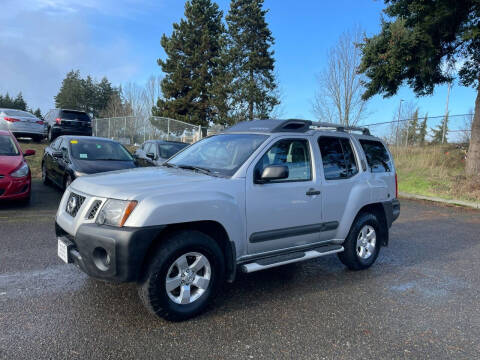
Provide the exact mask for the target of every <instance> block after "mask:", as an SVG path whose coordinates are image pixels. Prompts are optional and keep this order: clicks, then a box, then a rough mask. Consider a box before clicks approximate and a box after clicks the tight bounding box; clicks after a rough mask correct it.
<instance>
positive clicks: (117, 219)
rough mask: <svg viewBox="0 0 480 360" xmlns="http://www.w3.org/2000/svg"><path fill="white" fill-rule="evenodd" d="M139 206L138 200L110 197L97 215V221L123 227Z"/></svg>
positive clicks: (101, 223)
mask: <svg viewBox="0 0 480 360" xmlns="http://www.w3.org/2000/svg"><path fill="white" fill-rule="evenodd" d="M135 206H137V202H136V201H128V200H115V199H108V200H107V201H106V202H105V204H104V205H103V206H102V209H101V210H100V213H99V214H98V216H97V220H96V223H97V224H100V225H112V226H119V227H122V226H123V224H125V221H127V219H128V217H129V216H130V214H131V213H132V211H133V209H135Z"/></svg>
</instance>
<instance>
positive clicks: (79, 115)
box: [62, 110, 90, 121]
mask: <svg viewBox="0 0 480 360" xmlns="http://www.w3.org/2000/svg"><path fill="white" fill-rule="evenodd" d="M62 119H65V120H78V121H90V117H89V116H88V115H87V114H85V113H83V112H78V111H66V110H63V111H62Z"/></svg>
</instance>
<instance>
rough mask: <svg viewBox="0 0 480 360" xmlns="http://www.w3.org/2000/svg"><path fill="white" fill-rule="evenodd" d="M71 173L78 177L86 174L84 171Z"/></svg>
mask: <svg viewBox="0 0 480 360" xmlns="http://www.w3.org/2000/svg"><path fill="white" fill-rule="evenodd" d="M73 174H74V175H75V177H76V178H77V177H80V176H85V175H87V174H86V173H84V172H81V171H74V172H73Z"/></svg>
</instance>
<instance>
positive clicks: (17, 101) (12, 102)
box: [0, 92, 27, 111]
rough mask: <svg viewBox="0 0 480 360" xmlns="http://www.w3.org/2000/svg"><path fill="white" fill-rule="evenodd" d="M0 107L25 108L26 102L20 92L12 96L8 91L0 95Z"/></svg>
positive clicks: (24, 109)
mask: <svg viewBox="0 0 480 360" xmlns="http://www.w3.org/2000/svg"><path fill="white" fill-rule="evenodd" d="M0 108H7V109H17V110H23V111H26V110H27V103H26V101H25V100H24V99H23V95H22V93H21V92H19V93H18V95H17V96H16V97H15V98H12V97H11V96H10V95H9V94H8V93H6V94H5V96H3V95H0Z"/></svg>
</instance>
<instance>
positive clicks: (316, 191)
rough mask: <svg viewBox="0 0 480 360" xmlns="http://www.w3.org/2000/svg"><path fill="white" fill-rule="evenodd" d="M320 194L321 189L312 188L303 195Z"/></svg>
mask: <svg viewBox="0 0 480 360" xmlns="http://www.w3.org/2000/svg"><path fill="white" fill-rule="evenodd" d="M320 194H321V191H320V190H315V189H314V188H310V189H308V190H307V192H306V193H305V195H307V196H313V195H320Z"/></svg>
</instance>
